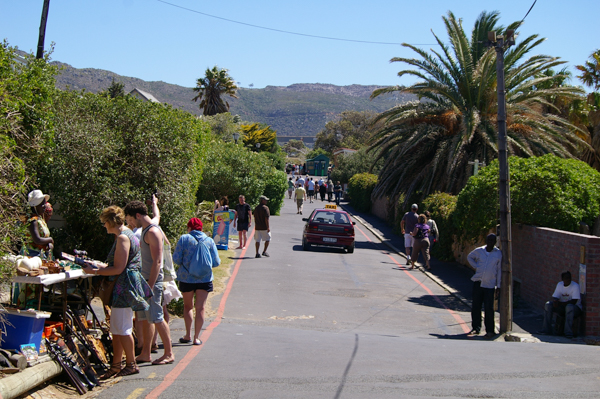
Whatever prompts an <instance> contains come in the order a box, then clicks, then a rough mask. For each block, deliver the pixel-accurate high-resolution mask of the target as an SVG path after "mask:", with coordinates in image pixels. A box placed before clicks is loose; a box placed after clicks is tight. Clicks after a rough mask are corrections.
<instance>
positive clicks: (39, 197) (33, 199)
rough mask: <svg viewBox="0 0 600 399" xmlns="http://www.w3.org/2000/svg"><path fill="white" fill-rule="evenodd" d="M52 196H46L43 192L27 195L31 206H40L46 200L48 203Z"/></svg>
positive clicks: (37, 191) (34, 191)
mask: <svg viewBox="0 0 600 399" xmlns="http://www.w3.org/2000/svg"><path fill="white" fill-rule="evenodd" d="M49 199H50V196H49V195H48V194H44V193H43V192H42V190H33V191H32V192H30V193H29V194H27V203H28V204H29V206H38V205H39V204H41V203H42V202H44V200H46V201H48V200H49Z"/></svg>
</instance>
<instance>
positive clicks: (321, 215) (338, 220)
mask: <svg viewBox="0 0 600 399" xmlns="http://www.w3.org/2000/svg"><path fill="white" fill-rule="evenodd" d="M313 221H315V222H319V223H329V224H350V218H348V215H346V214H345V213H339V212H327V211H318V212H317V213H316V214H315V216H314V217H313Z"/></svg>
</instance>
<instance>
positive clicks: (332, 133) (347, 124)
mask: <svg viewBox="0 0 600 399" xmlns="http://www.w3.org/2000/svg"><path fill="white" fill-rule="evenodd" d="M374 117H375V113H374V112H371V111H361V112H358V111H344V112H342V113H341V114H340V115H338V117H337V118H336V120H333V121H329V122H327V124H325V129H323V130H322V131H320V132H319V133H318V134H317V139H316V141H315V149H316V148H322V149H324V150H325V151H327V152H328V153H332V152H333V151H334V150H336V149H337V148H350V149H353V150H358V149H359V148H361V147H363V146H366V145H367V142H368V140H369V139H370V137H371V135H372V132H373V127H372V126H371V123H372V120H373V118H374Z"/></svg>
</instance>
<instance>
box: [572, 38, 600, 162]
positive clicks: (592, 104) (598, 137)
mask: <svg viewBox="0 0 600 399" xmlns="http://www.w3.org/2000/svg"><path fill="white" fill-rule="evenodd" d="M575 68H577V69H578V70H580V71H581V75H580V76H577V77H578V78H579V79H580V80H581V81H582V82H583V84H584V85H586V86H588V87H591V88H592V90H594V92H593V93H590V94H588V96H587V104H585V105H586V108H587V111H588V114H587V122H588V123H587V129H588V131H589V133H590V134H589V138H588V143H589V144H590V148H586V149H584V151H583V154H582V156H581V159H582V160H583V161H584V162H587V163H588V164H589V165H590V166H591V167H593V168H595V169H596V170H598V171H600V49H598V50H596V51H594V52H593V53H592V55H590V59H589V60H588V61H586V62H585V64H584V65H577V66H575Z"/></svg>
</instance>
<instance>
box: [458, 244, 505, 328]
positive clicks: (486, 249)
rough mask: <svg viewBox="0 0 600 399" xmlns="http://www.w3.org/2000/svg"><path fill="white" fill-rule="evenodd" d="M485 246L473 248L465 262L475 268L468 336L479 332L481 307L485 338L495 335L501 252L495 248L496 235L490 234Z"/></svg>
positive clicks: (500, 274)
mask: <svg viewBox="0 0 600 399" xmlns="http://www.w3.org/2000/svg"><path fill="white" fill-rule="evenodd" d="M485 243H486V245H484V246H482V247H479V248H475V249H474V250H473V251H471V253H470V254H469V256H468V257H467V260H468V261H469V263H470V264H471V266H473V268H475V275H473V277H471V281H473V307H472V308H471V323H472V326H473V329H472V330H471V331H470V332H469V335H479V333H480V331H481V305H483V307H484V313H485V332H486V334H485V337H486V338H492V337H493V336H494V335H495V332H494V330H495V328H494V298H497V297H498V295H499V294H500V282H501V280H502V251H500V250H499V249H498V248H496V235H495V234H490V235H488V236H487V237H486V239H485Z"/></svg>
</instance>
